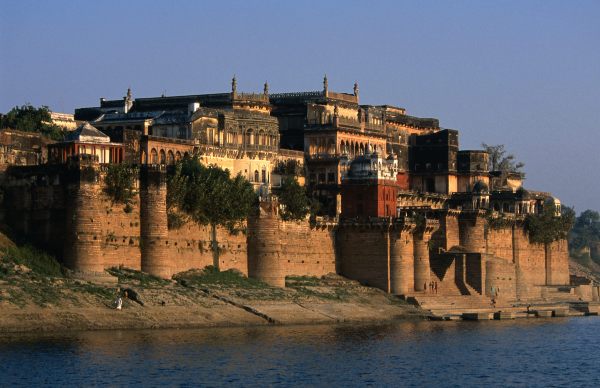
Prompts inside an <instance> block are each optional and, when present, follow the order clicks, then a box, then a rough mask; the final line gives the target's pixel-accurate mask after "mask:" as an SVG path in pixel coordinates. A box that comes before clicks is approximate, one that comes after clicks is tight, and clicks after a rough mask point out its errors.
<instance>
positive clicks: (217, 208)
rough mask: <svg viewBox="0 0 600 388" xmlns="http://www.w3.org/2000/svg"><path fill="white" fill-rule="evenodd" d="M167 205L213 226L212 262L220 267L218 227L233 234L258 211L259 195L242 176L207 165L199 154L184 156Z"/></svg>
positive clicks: (170, 180)
mask: <svg viewBox="0 0 600 388" xmlns="http://www.w3.org/2000/svg"><path fill="white" fill-rule="evenodd" d="M168 188H170V189H171V190H170V191H168V195H167V204H168V206H169V207H170V208H172V209H173V208H177V209H179V210H180V211H182V212H184V213H185V214H187V215H188V216H189V217H190V218H191V219H192V220H193V221H194V222H196V223H198V224H200V225H210V227H211V245H212V251H213V265H214V266H215V267H217V268H219V244H218V241H217V226H224V227H226V228H227V229H229V231H230V232H232V233H237V232H239V231H240V230H242V229H243V222H244V221H245V220H246V219H247V218H248V216H249V215H250V214H252V212H253V211H255V210H256V204H257V196H256V194H255V193H254V189H253V188H252V185H251V184H250V183H249V182H248V181H247V180H246V179H245V178H244V177H242V176H241V175H239V174H238V175H237V176H235V177H234V178H231V177H230V175H229V171H228V170H223V169H221V168H219V167H216V166H204V165H202V164H201V163H200V160H199V159H198V157H193V158H192V157H187V158H184V159H183V160H182V161H181V162H179V163H178V165H177V166H176V167H175V170H174V172H173V174H172V175H171V176H170V177H169V183H168Z"/></svg>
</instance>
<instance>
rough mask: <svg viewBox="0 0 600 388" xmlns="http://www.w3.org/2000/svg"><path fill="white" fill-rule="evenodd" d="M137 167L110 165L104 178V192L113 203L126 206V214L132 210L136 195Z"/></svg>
mask: <svg viewBox="0 0 600 388" xmlns="http://www.w3.org/2000/svg"><path fill="white" fill-rule="evenodd" d="M137 176H138V170H137V167H135V166H131V165H128V164H109V165H108V168H107V171H106V176H105V177H104V192H105V193H106V194H107V195H108V196H109V197H110V199H111V200H112V202H113V203H122V204H124V205H125V212H127V213H129V212H131V210H132V207H131V204H132V203H133V199H134V197H135V195H136V191H135V179H136V178H137Z"/></svg>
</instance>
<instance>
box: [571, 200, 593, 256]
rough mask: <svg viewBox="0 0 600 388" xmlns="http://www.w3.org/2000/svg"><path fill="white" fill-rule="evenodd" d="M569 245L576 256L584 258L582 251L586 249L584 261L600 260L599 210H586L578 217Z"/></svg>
mask: <svg viewBox="0 0 600 388" xmlns="http://www.w3.org/2000/svg"><path fill="white" fill-rule="evenodd" d="M569 247H570V248H571V250H572V252H571V253H572V255H573V256H574V257H578V256H579V258H580V259H582V258H583V257H581V256H582V255H581V253H582V252H581V251H582V250H586V251H587V252H586V253H585V256H586V257H585V260H584V261H588V260H589V259H592V260H594V261H596V262H600V214H599V213H598V212H597V211H594V210H586V211H584V212H582V213H581V214H580V215H579V217H577V219H576V220H575V225H574V226H573V229H572V230H571V233H570V234H569Z"/></svg>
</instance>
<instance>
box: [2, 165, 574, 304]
mask: <svg viewBox="0 0 600 388" xmlns="http://www.w3.org/2000/svg"><path fill="white" fill-rule="evenodd" d="M8 176H9V179H8V181H7V182H6V184H5V187H4V203H5V206H4V220H5V223H7V224H8V225H9V226H10V228H11V229H12V231H13V232H14V234H16V235H21V236H24V237H25V238H26V239H27V241H28V242H31V243H33V244H36V245H38V246H41V247H44V248H46V249H48V250H49V251H50V252H52V253H53V254H55V255H56V256H57V257H59V258H61V259H62V260H63V262H64V263H65V265H67V266H68V267H70V268H72V269H74V270H78V271H87V272H99V271H102V270H103V269H105V268H109V267H114V266H120V265H122V266H126V267H129V268H133V269H142V270H144V271H146V272H149V273H152V274H154V275H158V276H162V277H166V278H170V277H171V276H172V275H173V274H175V273H178V272H181V271H185V270H188V269H192V268H203V267H206V266H208V265H212V264H216V263H215V262H214V260H215V259H216V257H217V255H215V254H214V253H215V252H214V249H215V248H214V247H213V244H212V240H213V233H212V231H211V228H210V227H209V226H199V225H196V224H194V223H192V222H188V223H187V224H185V225H183V226H182V227H181V228H179V229H177V230H169V229H168V228H167V211H166V194H167V188H166V183H165V173H164V171H160V170H156V169H153V168H152V167H146V169H142V171H141V174H140V181H139V182H138V185H137V187H138V188H139V194H138V195H137V196H136V197H135V198H134V201H133V204H132V206H131V209H130V210H131V211H129V212H126V211H125V209H124V205H122V204H113V203H111V201H110V199H109V198H108V197H107V195H106V194H105V193H104V189H103V188H104V184H103V179H104V178H103V177H104V172H103V170H102V168H100V167H99V166H98V165H97V164H94V163H84V162H83V161H81V162H80V163H78V164H76V165H71V166H37V167H35V168H33V167H22V168H17V169H16V170H15V171H12V172H10V171H9V175H8ZM277 209H278V207H277V204H276V203H271V202H269V203H261V208H260V214H259V215H257V216H254V217H251V218H250V219H249V220H248V224H247V234H243V233H240V234H238V235H232V234H230V233H229V232H228V231H227V230H224V229H221V228H217V230H216V234H215V236H216V241H217V242H218V248H217V249H218V265H219V267H220V268H221V269H231V268H235V269H237V270H239V271H241V272H242V273H244V274H248V275H249V276H251V277H254V278H257V279H261V280H264V281H266V282H268V283H270V284H274V285H278V286H284V285H285V277H286V276H290V275H298V276H322V275H325V274H327V273H332V272H336V273H339V274H341V275H343V276H346V277H348V278H351V279H355V280H358V281H360V282H362V283H364V284H367V285H370V286H374V287H378V288H381V289H383V290H385V291H387V292H391V293H395V294H404V295H410V294H412V293H415V292H421V293H431V292H432V291H431V284H432V283H434V284H437V286H438V292H439V293H440V294H442V295H460V294H472V293H475V294H482V295H487V296H498V297H503V298H509V299H531V298H540V297H542V288H543V287H544V286H547V285H568V284H569V271H568V246H567V243H566V241H564V240H563V241H557V242H554V243H552V244H548V245H547V246H544V245H542V244H535V243H531V242H530V241H529V238H528V235H527V233H526V232H525V230H524V228H523V226H522V225H521V224H519V223H518V222H516V223H515V224H514V225H512V226H507V227H503V228H490V227H489V225H487V224H486V220H485V217H484V215H482V214H480V213H473V212H460V211H448V210H444V211H438V212H433V213H432V216H433V217H435V219H426V223H425V226H423V225H420V226H419V227H417V226H416V225H415V222H414V221H413V220H411V219H410V218H404V219H402V218H400V219H394V220H392V219H387V218H385V219H369V220H361V221H359V220H346V221H343V222H341V223H340V224H338V223H335V222H333V223H332V222H330V223H327V222H324V221H321V222H313V223H310V222H308V221H298V222H284V221H282V220H281V219H280V217H279V215H278V214H277Z"/></svg>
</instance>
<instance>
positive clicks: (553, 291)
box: [542, 286, 579, 302]
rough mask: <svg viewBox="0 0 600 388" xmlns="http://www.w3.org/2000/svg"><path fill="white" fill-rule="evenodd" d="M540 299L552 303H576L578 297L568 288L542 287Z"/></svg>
mask: <svg viewBox="0 0 600 388" xmlns="http://www.w3.org/2000/svg"><path fill="white" fill-rule="evenodd" d="M542 298H543V299H544V300H547V301H552V302H577V301H579V296H577V295H576V294H575V292H574V289H573V288H572V287H569V286H543V288H542Z"/></svg>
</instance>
